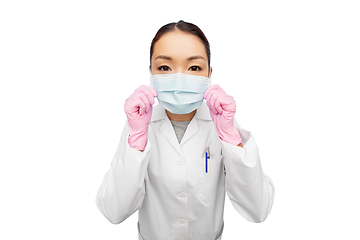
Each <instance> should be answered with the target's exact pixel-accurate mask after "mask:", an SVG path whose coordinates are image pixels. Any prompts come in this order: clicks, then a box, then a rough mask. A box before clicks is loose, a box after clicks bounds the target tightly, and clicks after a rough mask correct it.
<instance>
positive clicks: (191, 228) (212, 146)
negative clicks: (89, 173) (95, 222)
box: [96, 102, 275, 240]
mask: <svg viewBox="0 0 360 240" xmlns="http://www.w3.org/2000/svg"><path fill="white" fill-rule="evenodd" d="M235 124H236V127H237V128H238V130H239V132H240V135H241V138H242V140H243V145H244V147H243V148H241V147H238V146H234V145H231V144H228V143H226V142H223V141H222V140H220V139H219V137H218V135H217V132H216V129H215V127H214V123H213V121H212V119H211V117H210V113H209V109H208V107H207V105H206V104H205V103H204V102H203V104H202V105H201V106H200V107H199V108H198V109H197V111H196V114H195V116H194V117H193V119H192V120H191V122H190V123H189V125H188V127H187V129H186V132H185V134H184V136H183V139H182V140H181V143H180V144H179V142H178V140H177V138H176V135H175V132H174V129H173V126H172V125H171V122H170V120H169V118H168V117H167V115H166V113H165V109H164V108H163V107H162V106H161V105H159V104H158V105H156V106H154V108H153V113H152V118H151V122H150V124H149V129H148V142H147V145H146V148H145V150H144V151H143V152H140V151H138V150H135V149H133V148H131V147H130V146H129V144H128V141H127V140H128V129H127V124H126V125H125V128H124V130H123V133H122V136H121V140H120V143H119V145H118V148H117V151H116V153H115V156H114V158H113V160H112V163H111V167H110V170H109V171H108V172H107V173H106V175H105V177H104V180H103V183H102V185H101V186H100V188H99V191H98V193H97V196H96V204H97V206H98V208H99V210H100V211H101V212H102V213H103V215H104V216H105V217H106V218H107V219H108V220H109V221H110V222H112V223H114V224H118V223H121V222H122V221H124V220H125V219H126V218H128V217H129V216H130V215H131V214H133V213H134V212H135V211H136V210H139V211H138V217H139V219H138V231H139V239H140V240H165V239H166V240H175V239H176V240H182V239H191V240H212V239H213V240H216V239H217V240H218V239H221V234H222V230H223V224H224V222H223V211H224V201H225V191H226V192H227V194H228V197H229V199H230V201H231V203H232V205H233V206H234V207H235V209H236V210H237V211H238V212H239V213H240V214H241V215H242V216H243V217H244V218H246V219H247V220H249V221H251V222H262V221H264V220H265V219H266V217H267V216H268V214H269V213H270V210H271V208H272V204H273V199H274V190H275V189H274V185H273V183H272V181H271V179H270V178H269V177H268V176H266V175H265V174H264V173H263V171H262V168H261V164H260V159H259V153H258V148H257V145H256V143H255V140H254V137H253V136H252V135H251V133H250V132H249V131H247V130H245V129H242V128H240V127H239V125H238V124H237V122H236V120H235ZM207 147H209V150H210V159H209V160H208V172H207V173H206V172H205V170H204V164H205V163H204V152H205V149H206V148H207ZM239 237H240V236H239Z"/></svg>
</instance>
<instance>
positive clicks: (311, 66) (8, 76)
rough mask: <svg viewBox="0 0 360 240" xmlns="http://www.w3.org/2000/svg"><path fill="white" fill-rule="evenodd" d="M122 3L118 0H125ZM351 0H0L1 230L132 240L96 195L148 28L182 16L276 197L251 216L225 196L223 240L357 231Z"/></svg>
mask: <svg viewBox="0 0 360 240" xmlns="http://www.w3.org/2000/svg"><path fill="white" fill-rule="evenodd" d="M130 2H131V3H130ZM359 12H360V8H359V4H358V1H319V0H311V1H310V0H302V1H285V0H284V1H278V0H274V1H256V0H255V1H225V0H222V1H214V2H211V1H196V2H195V1H174V2H171V1H124V2H121V1H88V0H87V1H85V0H84V1H79V0H71V1H69V0H63V1H39V0H37V1H36V0H34V1H16V0H14V1H10V0H8V1H6V0H5V1H1V3H0V80H1V82H0V107H1V109H0V111H1V112H0V114H1V118H0V121H1V124H0V160H1V162H0V164H1V165H0V187H1V188H0V190H1V197H0V203H1V204H0V224H1V231H0V239H137V228H136V222H137V217H138V216H137V213H135V214H133V215H132V216H131V217H129V218H128V219H127V220H126V221H124V222H123V223H121V224H119V225H113V224H111V223H110V222H108V221H107V220H106V218H105V217H104V216H103V215H102V214H101V213H100V211H99V210H98V209H97V207H96V204H95V197H96V193H97V190H98V188H99V187H100V185H101V183H102V180H103V177H104V176H105V173H106V171H107V170H108V169H109V168H110V164H111V160H112V157H113V155H114V154H115V151H116V147H117V144H118V142H119V140H120V134H121V131H122V129H123V126H124V124H125V121H126V117H125V114H124V112H123V105H124V101H125V99H126V98H127V97H128V96H129V95H130V94H132V92H133V91H134V90H135V89H136V88H137V87H139V86H140V85H141V84H147V85H148V84H149V72H148V66H149V48H150V43H151V40H152V38H153V37H154V35H155V33H156V31H157V30H158V29H159V28H160V27H161V26H163V25H165V24H167V23H169V22H176V21H179V20H184V21H188V22H192V23H194V24H196V25H197V26H199V27H200V28H201V29H202V30H203V31H204V33H205V35H206V36H207V38H208V40H209V42H210V45H211V52H212V59H211V65H212V67H213V75H212V82H213V83H217V84H219V85H220V86H221V87H222V88H223V89H224V90H225V91H226V92H227V93H228V94H230V95H232V96H234V98H235V100H236V102H237V105H238V109H237V114H236V118H237V121H238V122H239V124H240V125H241V126H242V127H243V128H245V129H248V130H250V131H251V132H252V133H253V135H254V136H255V139H256V141H257V143H258V146H259V149H260V157H261V161H262V165H263V170H264V172H265V173H267V174H268V175H269V176H270V177H271V178H272V179H273V181H274V184H275V187H276V195H275V202H274V206H273V209H272V212H271V213H270V215H269V217H268V219H267V220H266V221H265V222H263V223H261V224H254V223H250V222H247V221H246V220H245V219H244V218H242V217H241V216H240V214H238V213H237V212H236V210H235V208H233V206H232V205H231V203H230V201H229V200H228V198H227V196H226V199H227V200H226V205H225V216H224V217H225V228H224V233H223V239H224V240H232V239H327V238H331V239H359V238H360V234H359V230H358V227H359V214H360V207H359V205H360V204H359V202H360V192H359V189H360V188H359V186H358V185H359V183H360V177H359V176H360V174H359V170H360V169H359V161H360V154H359V143H360V142H359V140H358V139H359V135H360V127H359V122H360V117H359V103H360V97H359V89H360V88H359V80H360V71H359V70H360V69H359V67H360V44H359V43H360V31H359V29H360V26H359V25H360V24H359V23H360V14H359ZM5 236H6V237H5Z"/></svg>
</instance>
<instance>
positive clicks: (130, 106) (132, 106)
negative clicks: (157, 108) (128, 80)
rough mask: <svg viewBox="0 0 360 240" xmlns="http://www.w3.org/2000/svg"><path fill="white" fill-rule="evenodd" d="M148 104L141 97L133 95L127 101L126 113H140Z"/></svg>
mask: <svg viewBox="0 0 360 240" xmlns="http://www.w3.org/2000/svg"><path fill="white" fill-rule="evenodd" d="M145 107H146V106H145V104H144V102H143V101H142V100H141V99H140V98H136V97H131V98H128V99H127V100H126V101H125V113H126V114H134V113H137V114H138V113H139V111H140V109H144V108H145Z"/></svg>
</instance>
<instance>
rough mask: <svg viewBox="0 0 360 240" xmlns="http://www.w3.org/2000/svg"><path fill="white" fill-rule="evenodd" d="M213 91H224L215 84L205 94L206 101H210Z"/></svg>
mask: <svg viewBox="0 0 360 240" xmlns="http://www.w3.org/2000/svg"><path fill="white" fill-rule="evenodd" d="M213 90H221V91H224V90H223V89H222V88H221V87H220V86H219V85H217V84H214V85H211V86H210V87H208V89H207V90H206V91H205V93H204V99H206V100H207V99H208V97H209V94H210V93H211V92H212V91H213Z"/></svg>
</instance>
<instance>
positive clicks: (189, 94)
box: [150, 73, 211, 114]
mask: <svg viewBox="0 0 360 240" xmlns="http://www.w3.org/2000/svg"><path fill="white" fill-rule="evenodd" d="M150 84H151V87H153V88H154V89H155V91H156V92H157V93H158V96H157V98H158V100H159V103H160V105H161V106H163V107H164V108H165V109H166V110H168V111H169V112H171V113H174V114H186V113H190V112H192V111H194V110H195V109H197V108H198V107H200V106H201V103H202V101H203V99H204V93H205V91H206V89H207V88H208V87H209V86H210V84H211V79H210V78H207V77H203V76H196V75H188V74H183V73H175V74H157V75H151V76H150Z"/></svg>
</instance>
